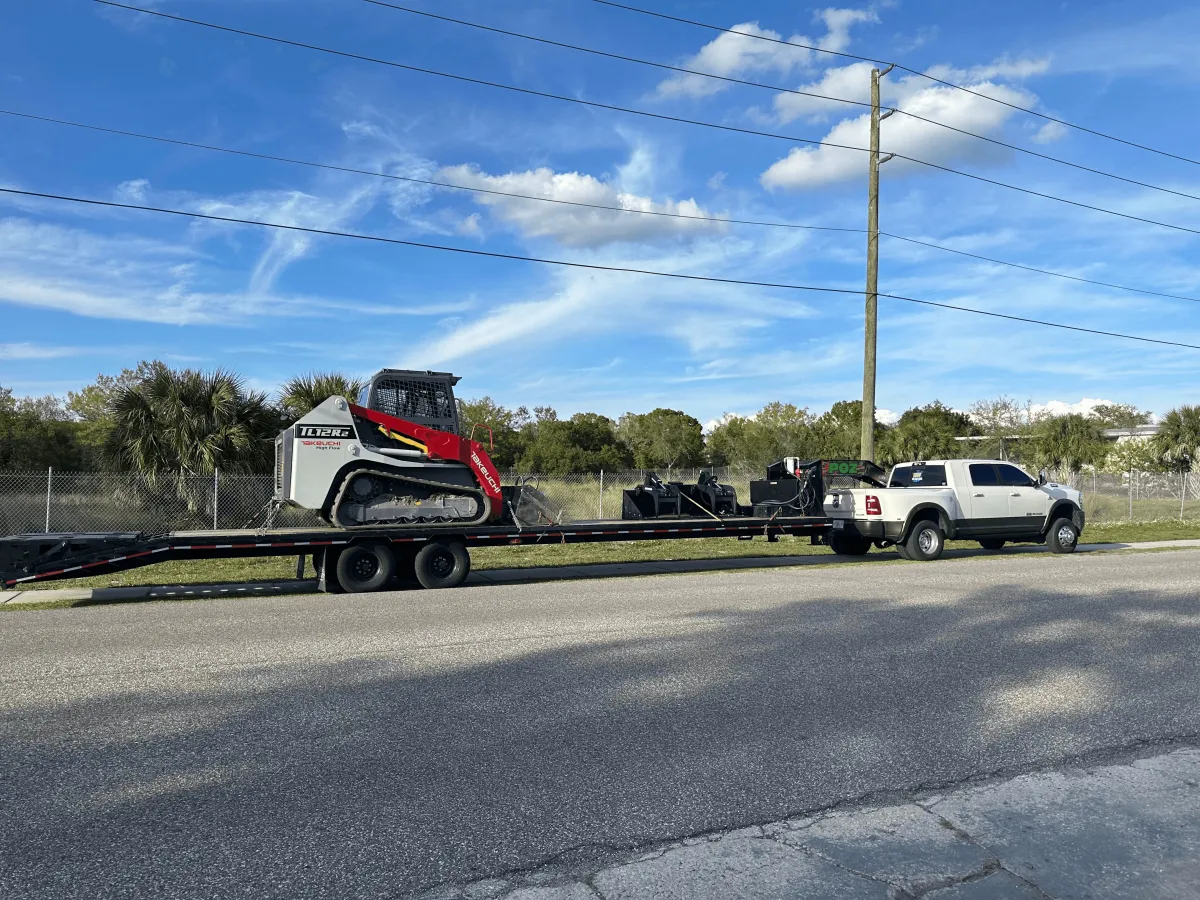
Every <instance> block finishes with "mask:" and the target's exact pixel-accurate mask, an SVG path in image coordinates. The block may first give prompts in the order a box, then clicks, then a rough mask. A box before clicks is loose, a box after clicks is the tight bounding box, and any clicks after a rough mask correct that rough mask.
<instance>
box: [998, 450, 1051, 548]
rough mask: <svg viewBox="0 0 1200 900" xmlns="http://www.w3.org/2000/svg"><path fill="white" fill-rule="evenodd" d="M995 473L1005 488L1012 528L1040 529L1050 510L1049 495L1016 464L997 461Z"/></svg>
mask: <svg viewBox="0 0 1200 900" xmlns="http://www.w3.org/2000/svg"><path fill="white" fill-rule="evenodd" d="M996 474H997V475H999V477H1000V483H1001V484H1002V485H1004V487H1005V488H1007V493H1008V514H1009V516H1010V517H1011V518H1012V520H1013V522H1012V527H1013V529H1014V530H1017V531H1020V530H1029V531H1033V532H1037V531H1041V528H1042V523H1043V522H1044V521H1045V519H1046V514H1047V513H1049V512H1050V496H1049V495H1048V494H1047V493H1046V492H1045V491H1042V490H1039V488H1038V483H1037V482H1036V481H1034V480H1033V479H1032V478H1030V477H1029V476H1028V475H1027V474H1025V473H1024V472H1022V471H1021V470H1020V469H1018V468H1017V467H1016V466H1010V465H1008V464H1007V463H999V464H997V466H996Z"/></svg>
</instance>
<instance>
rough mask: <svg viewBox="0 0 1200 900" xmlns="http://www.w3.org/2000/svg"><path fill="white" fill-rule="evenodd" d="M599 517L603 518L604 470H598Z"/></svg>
mask: <svg viewBox="0 0 1200 900" xmlns="http://www.w3.org/2000/svg"><path fill="white" fill-rule="evenodd" d="M600 518H601V519H603V518H604V470H603V469H601V470H600Z"/></svg>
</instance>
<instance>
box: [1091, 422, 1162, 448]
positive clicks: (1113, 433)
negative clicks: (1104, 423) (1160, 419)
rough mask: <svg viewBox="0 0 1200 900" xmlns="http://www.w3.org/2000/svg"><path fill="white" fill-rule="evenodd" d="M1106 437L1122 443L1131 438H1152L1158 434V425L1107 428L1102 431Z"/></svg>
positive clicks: (1116, 442)
mask: <svg viewBox="0 0 1200 900" xmlns="http://www.w3.org/2000/svg"><path fill="white" fill-rule="evenodd" d="M1100 433H1101V434H1102V435H1104V437H1105V439H1107V440H1110V441H1112V442H1113V443H1114V444H1121V443H1124V442H1125V441H1130V440H1145V439H1147V438H1152V437H1154V436H1155V435H1156V434H1158V426H1157V425H1135V426H1134V427H1133V428H1105V429H1104V430H1103V431H1101V432H1100Z"/></svg>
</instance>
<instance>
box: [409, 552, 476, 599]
mask: <svg viewBox="0 0 1200 900" xmlns="http://www.w3.org/2000/svg"><path fill="white" fill-rule="evenodd" d="M413 567H414V569H415V570H416V575H417V581H419V582H420V583H421V587H425V588H452V587H458V586H459V585H460V584H462V583H463V582H464V581H466V580H467V576H468V575H469V574H471V556H470V554H468V553H467V548H466V547H464V546H463V545H462V544H460V543H459V542H458V541H444V542H443V541H437V542H435V543H432V544H426V545H425V546H424V547H422V548H421V549H420V551H419V552H418V553H417V557H416V559H415V560H413Z"/></svg>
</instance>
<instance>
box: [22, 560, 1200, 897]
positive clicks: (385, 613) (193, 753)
mask: <svg viewBox="0 0 1200 900" xmlns="http://www.w3.org/2000/svg"><path fill="white" fill-rule="evenodd" d="M1198 637H1200V552H1198V551H1194V550H1191V551H1175V552H1168V553H1144V554H1130V555H1108V556H1087V557H1082V556H1077V557H1051V556H1049V555H1045V556H1038V557H1028V556H1026V557H1018V558H995V559H976V560H963V561H950V562H943V563H937V564H928V565H921V564H896V565H887V566H872V567H841V568H827V569H811V568H810V569H802V570H772V571H758V572H738V573H728V574H719V575H700V576H665V577H651V578H631V579H609V580H597V581H579V582H570V583H556V584H532V585H513V586H484V587H477V588H470V589H459V590H456V591H442V592H439V591H421V592H409V593H401V594H393V595H386V596H381V595H375V596H357V597H293V598H264V599H244V600H222V601H211V602H193V603H147V604H141V605H126V606H119V607H100V608H90V609H76V610H48V611H29V612H10V613H5V614H3V615H0V896H3V897H5V898H23V897H55V898H65V897H81V898H82V897H87V898H100V897H122V898H129V897H155V898H160V897H161V898H167V897H170V898H174V897H180V898H200V897H230V896H247V897H255V898H262V897H279V898H284V897H287V898H302V897H385V896H399V897H403V896H407V895H410V894H412V893H415V892H418V891H420V890H423V889H426V888H429V887H432V886H435V885H437V884H440V883H443V882H446V881H461V880H466V879H471V878H481V877H486V876H489V875H498V874H502V873H505V872H509V871H513V870H519V869H523V868H526V867H530V866H534V865H537V864H540V863H544V862H546V861H548V860H555V861H557V862H558V863H560V864H561V865H563V866H564V867H567V868H569V867H571V866H573V865H585V864H590V863H591V862H594V861H595V860H596V859H597V858H600V859H603V858H606V857H607V856H610V855H611V854H613V853H615V852H619V851H620V850H622V849H624V848H630V847H633V846H636V845H641V844H644V843H647V842H654V841H662V840H669V839H672V838H678V837H681V836H684V835H690V834H696V833H701V832H706V831H710V830H713V829H723V828H733V827H737V826H741V825H747V824H751V823H760V822H769V821H773V820H777V819H782V818H786V817H788V816H795V815H799V814H801V813H803V812H805V811H811V810H815V809H820V808H823V807H826V806H828V805H830V804H835V803H838V802H840V801H845V800H847V799H853V798H865V797H874V798H888V797H893V796H895V797H902V796H903V795H904V794H905V792H909V791H913V790H916V789H920V788H922V787H932V786H938V785H950V784H956V783H958V782H961V781H963V780H964V779H968V778H971V777H973V776H979V775H987V774H1002V773H1006V772H1016V771H1022V770H1027V769H1030V768H1036V767H1039V766H1048V765H1053V764H1055V763H1057V762H1060V761H1062V760H1065V759H1069V758H1072V757H1074V756H1077V755H1080V754H1085V755H1086V754H1104V753H1107V752H1115V751H1117V750H1118V749H1120V748H1128V747H1136V746H1138V745H1140V744H1142V743H1143V742H1169V741H1173V740H1188V739H1194V738H1195V737H1196V735H1197V734H1200V703H1198V702H1197V699H1196V698H1197V697H1198V696H1200V641H1198V640H1197V638H1198Z"/></svg>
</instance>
